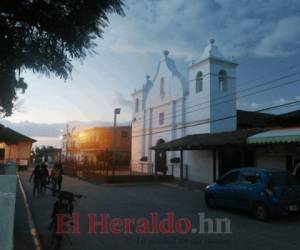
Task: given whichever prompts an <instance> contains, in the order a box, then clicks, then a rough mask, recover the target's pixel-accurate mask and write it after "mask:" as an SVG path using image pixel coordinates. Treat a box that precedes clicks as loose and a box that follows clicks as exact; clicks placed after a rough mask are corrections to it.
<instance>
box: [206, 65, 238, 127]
mask: <svg viewBox="0 0 300 250" xmlns="http://www.w3.org/2000/svg"><path fill="white" fill-rule="evenodd" d="M220 70H225V71H226V74H227V80H226V82H227V90H226V91H221V90H220V85H219V72H220ZM210 87H211V111H210V113H211V121H212V122H211V133H217V132H223V131H233V130H236V117H235V116H236V79H235V65H232V64H229V63H224V62H218V61H213V63H211V86H210ZM227 117H232V118H229V119H227ZM224 118H226V119H224Z"/></svg>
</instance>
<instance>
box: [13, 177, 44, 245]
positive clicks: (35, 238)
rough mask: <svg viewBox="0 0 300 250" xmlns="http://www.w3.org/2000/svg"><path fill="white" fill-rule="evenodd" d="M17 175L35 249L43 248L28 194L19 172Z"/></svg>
mask: <svg viewBox="0 0 300 250" xmlns="http://www.w3.org/2000/svg"><path fill="white" fill-rule="evenodd" d="M17 176H18V181H19V186H20V189H21V193H22V196H23V200H24V203H25V208H26V213H27V219H28V226H29V230H30V234H31V236H32V239H33V242H34V245H35V250H41V249H42V248H41V243H40V240H39V237H38V233H37V230H36V227H35V225H34V221H33V218H32V213H31V211H30V207H29V204H28V200H27V196H26V193H25V191H24V188H23V185H22V182H21V179H20V177H19V175H18V174H17Z"/></svg>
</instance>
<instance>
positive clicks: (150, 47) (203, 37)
mask: <svg viewBox="0 0 300 250" xmlns="http://www.w3.org/2000/svg"><path fill="white" fill-rule="evenodd" d="M127 6H128V11H127V15H126V17H125V18H121V17H118V16H113V17H112V19H111V25H110V27H109V28H108V30H107V33H106V34H105V38H107V39H108V40H109V41H108V42H109V43H110V45H111V48H112V50H113V51H115V52H119V53H124V52H126V53H141V54H149V53H161V51H162V50H163V49H165V48H168V49H169V50H170V51H171V53H172V54H173V55H175V56H178V57H187V58H192V57H195V56H200V53H201V51H202V49H203V47H204V46H205V45H206V41H207V39H208V38H210V37H214V38H215V39H216V41H217V43H218V45H219V47H221V49H222V51H223V52H224V54H227V53H229V54H232V55H234V56H241V55H245V54H252V55H255V56H258V57H266V56H268V57H269V56H286V55H292V54H295V53H297V52H299V42H298V41H300V26H299V25H298V24H299V22H300V18H299V17H298V16H297V15H298V14H299V9H300V2H299V1H298V0H290V1H285V0H269V1H260V0H252V1H246V0H241V1H231V0H202V1H198V0H189V1H186V0H172V1H149V0H129V1H127Z"/></svg>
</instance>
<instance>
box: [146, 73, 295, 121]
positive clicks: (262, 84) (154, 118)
mask: <svg viewBox="0 0 300 250" xmlns="http://www.w3.org/2000/svg"><path fill="white" fill-rule="evenodd" d="M299 74H300V71H297V72H293V73H291V74H288V75H284V76H282V77H279V78H276V79H272V80H269V81H266V82H263V83H259V84H256V85H254V86H251V87H247V88H245V89H242V90H240V91H237V92H235V93H231V94H227V95H224V96H221V97H217V98H214V99H211V100H209V101H204V102H201V103H197V104H195V105H192V106H188V107H186V110H188V109H190V108H193V107H197V106H201V105H203V104H206V103H210V102H214V101H217V100H221V99H225V98H227V97H231V96H235V95H236V94H239V93H242V92H245V91H249V90H253V89H255V88H259V87H262V86H265V85H269V84H272V83H274V82H277V81H280V80H283V79H286V78H290V77H292V76H296V75H299ZM298 80H299V79H298ZM258 92H261V91H258ZM249 96H250V95H249ZM222 103H223V102H222ZM205 108H207V107H205ZM178 112H181V109H179V110H178V109H176V110H175V114H176V113H178ZM179 115H181V113H180V114H178V115H176V116H175V117H177V116H179ZM173 116H174V114H173V112H167V113H165V115H164V117H165V118H166V117H173ZM146 120H149V119H148V118H146V119H145V121H146ZM156 120H157V121H158V120H159V117H158V116H156V117H152V121H156Z"/></svg>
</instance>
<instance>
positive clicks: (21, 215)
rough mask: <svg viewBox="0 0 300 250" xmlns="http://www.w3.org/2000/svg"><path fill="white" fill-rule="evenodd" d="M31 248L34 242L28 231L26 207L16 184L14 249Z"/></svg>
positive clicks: (27, 249) (23, 249) (29, 249)
mask: <svg viewBox="0 0 300 250" xmlns="http://www.w3.org/2000/svg"><path fill="white" fill-rule="evenodd" d="M33 249H34V244H33V240H32V237H31V234H30V231H29V226H28V219H27V214H26V208H25V204H24V200H23V197H22V194H21V191H20V188H19V185H18V187H17V197H16V213H15V227H14V250H33Z"/></svg>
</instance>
